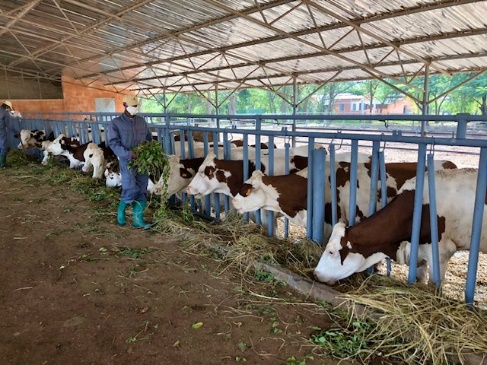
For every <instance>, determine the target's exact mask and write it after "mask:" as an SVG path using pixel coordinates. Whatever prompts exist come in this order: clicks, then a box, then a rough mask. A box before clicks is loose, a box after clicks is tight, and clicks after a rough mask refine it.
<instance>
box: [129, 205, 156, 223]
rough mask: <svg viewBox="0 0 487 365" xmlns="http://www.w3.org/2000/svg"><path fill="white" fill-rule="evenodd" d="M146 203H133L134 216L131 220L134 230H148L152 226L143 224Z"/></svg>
mask: <svg viewBox="0 0 487 365" xmlns="http://www.w3.org/2000/svg"><path fill="white" fill-rule="evenodd" d="M146 205H147V202H141V201H136V202H134V216H133V219H132V225H133V226H134V227H135V228H143V229H149V228H151V227H152V224H149V223H146V222H144V211H145V207H146Z"/></svg>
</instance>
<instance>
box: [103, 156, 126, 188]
mask: <svg viewBox="0 0 487 365" xmlns="http://www.w3.org/2000/svg"><path fill="white" fill-rule="evenodd" d="M117 162H118V160H117ZM115 165H116V166H117V167H118V168H116V167H115ZM105 181H106V185H107V187H109V188H115V187H117V186H122V174H121V173H120V166H119V165H118V163H115V162H111V163H109V164H107V167H106V169H105Z"/></svg>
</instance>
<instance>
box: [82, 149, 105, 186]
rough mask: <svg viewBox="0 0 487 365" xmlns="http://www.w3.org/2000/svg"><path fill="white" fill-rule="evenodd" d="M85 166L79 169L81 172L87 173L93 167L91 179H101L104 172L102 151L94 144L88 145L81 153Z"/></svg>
mask: <svg viewBox="0 0 487 365" xmlns="http://www.w3.org/2000/svg"><path fill="white" fill-rule="evenodd" d="M83 158H84V160H85V164H84V165H83V167H82V168H81V170H82V171H83V172H88V171H89V170H90V169H91V168H92V167H93V179H101V177H102V175H103V173H104V171H105V157H104V156H103V150H102V149H101V148H100V147H98V146H97V145H96V144H94V143H90V144H88V146H87V148H86V150H85V151H84V152H83Z"/></svg>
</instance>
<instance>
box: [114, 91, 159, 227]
mask: <svg viewBox="0 0 487 365" xmlns="http://www.w3.org/2000/svg"><path fill="white" fill-rule="evenodd" d="M123 106H124V108H125V112H124V113H123V114H122V115H120V116H119V117H117V118H115V119H113V120H112V121H111V122H109V123H108V146H109V147H110V148H111V149H112V150H113V152H114V153H115V155H117V157H118V159H119V160H120V173H121V174H122V196H121V198H120V204H119V206H118V213H117V222H118V224H119V225H121V226H124V225H125V224H126V220H125V209H126V208H127V206H128V205H130V204H132V203H133V204H134V207H133V219H132V225H133V226H134V227H137V228H143V229H148V228H150V227H151V225H150V224H148V223H146V222H144V211H145V207H146V205H147V183H148V182H149V175H146V174H140V173H138V172H137V171H136V169H135V168H130V167H129V162H130V161H131V160H133V159H135V158H137V155H136V153H135V151H133V148H134V147H136V146H138V145H140V144H142V143H144V142H146V141H152V133H151V131H150V129H149V126H148V125H147V123H146V121H145V119H144V118H143V117H141V116H139V115H137V113H138V112H139V102H138V100H137V98H136V97H135V96H133V95H126V96H125V97H124V98H123Z"/></svg>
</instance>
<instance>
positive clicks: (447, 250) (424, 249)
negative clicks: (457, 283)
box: [418, 238, 457, 285]
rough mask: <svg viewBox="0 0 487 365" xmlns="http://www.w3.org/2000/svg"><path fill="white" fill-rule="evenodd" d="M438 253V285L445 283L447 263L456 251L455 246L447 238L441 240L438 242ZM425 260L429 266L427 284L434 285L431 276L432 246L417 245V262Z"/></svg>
mask: <svg viewBox="0 0 487 365" xmlns="http://www.w3.org/2000/svg"><path fill="white" fill-rule="evenodd" d="M438 251H439V252H438V253H439V256H440V283H443V282H444V281H445V274H446V269H447V266H448V261H449V260H450V258H451V257H452V256H453V254H454V253H455V252H456V251H457V246H456V245H455V243H454V242H453V241H452V240H450V239H449V238H444V239H441V240H440V241H439V242H438ZM421 259H422V260H425V261H427V262H428V266H429V279H428V283H429V284H431V285H434V276H433V250H432V245H431V244H427V245H419V252H418V260H421Z"/></svg>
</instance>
